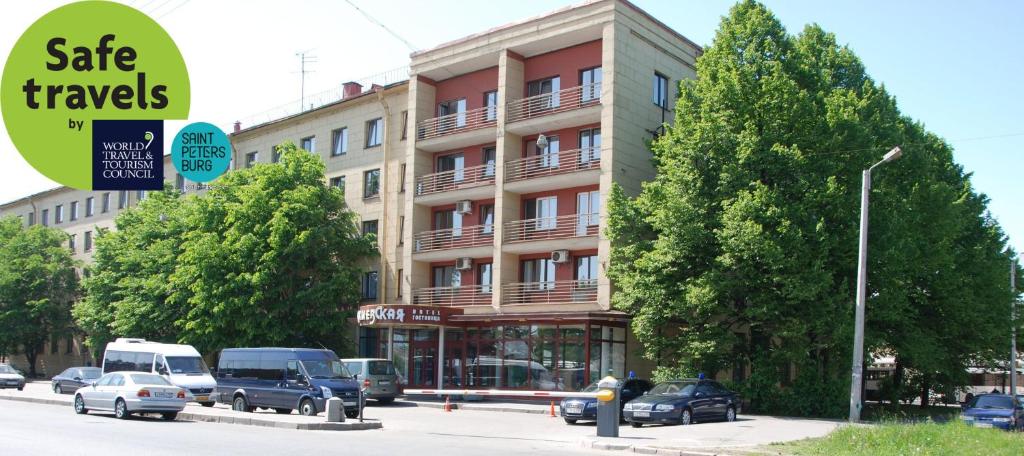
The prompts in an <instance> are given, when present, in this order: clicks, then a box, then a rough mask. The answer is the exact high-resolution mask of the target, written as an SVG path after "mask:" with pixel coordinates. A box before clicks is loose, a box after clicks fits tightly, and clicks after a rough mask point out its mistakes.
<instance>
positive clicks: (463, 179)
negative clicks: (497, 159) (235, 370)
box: [416, 163, 494, 196]
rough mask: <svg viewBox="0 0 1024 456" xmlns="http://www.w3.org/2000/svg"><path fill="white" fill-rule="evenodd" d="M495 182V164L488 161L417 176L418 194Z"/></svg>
mask: <svg viewBox="0 0 1024 456" xmlns="http://www.w3.org/2000/svg"><path fill="white" fill-rule="evenodd" d="M493 183H494V164H493V163H487V164H483V165H479V166H470V167H469V168H462V169H456V170H452V171H441V172H439V173H433V174H427V175H425V176H420V177H417V178H416V195H417V196H419V195H429V194H431V193H440V192H447V191H450V190H456V189H460V188H467V187H478V186H481V185H490V184H493Z"/></svg>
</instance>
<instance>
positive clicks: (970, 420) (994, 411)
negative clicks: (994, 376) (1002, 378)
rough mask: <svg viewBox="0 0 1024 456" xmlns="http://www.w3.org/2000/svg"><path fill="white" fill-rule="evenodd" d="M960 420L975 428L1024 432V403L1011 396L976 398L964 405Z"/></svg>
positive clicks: (988, 395)
mask: <svg viewBox="0 0 1024 456" xmlns="http://www.w3.org/2000/svg"><path fill="white" fill-rule="evenodd" d="M960 419H961V420H963V422H964V423H967V424H968V425H970V426H974V427H985V428H999V429H1003V430H1006V431H1024V403H1021V401H1020V400H1019V399H1017V398H1015V397H1013V396H1010V395H1009V394H985V395H982V396H976V397H975V398H974V399H972V400H971V402H968V403H967V404H965V405H964V409H963V412H962V413H961V414H960Z"/></svg>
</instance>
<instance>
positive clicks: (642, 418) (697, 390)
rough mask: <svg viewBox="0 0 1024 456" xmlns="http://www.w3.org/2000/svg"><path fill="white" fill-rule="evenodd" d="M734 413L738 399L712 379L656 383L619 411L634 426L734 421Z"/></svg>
mask: <svg viewBox="0 0 1024 456" xmlns="http://www.w3.org/2000/svg"><path fill="white" fill-rule="evenodd" d="M737 413H740V398H739V396H738V395H737V394H736V393H734V392H732V391H729V390H728V389H726V388H725V387H724V386H722V385H721V384H720V383H718V382H716V381H714V380H703V379H684V380H671V381H667V382H663V383H659V384H657V385H656V386H655V387H654V388H651V390H650V391H648V392H647V394H644V395H643V396H640V397H638V398H636V399H633V400H632V401H629V403H627V404H626V406H625V407H623V409H622V415H623V417H624V418H625V419H626V421H628V422H629V424H630V425H631V426H633V427H641V426H643V425H644V424H655V423H659V424H683V425H686V424H691V423H695V422H698V421H701V422H703V421H712V420H724V421H735V420H736V414H737Z"/></svg>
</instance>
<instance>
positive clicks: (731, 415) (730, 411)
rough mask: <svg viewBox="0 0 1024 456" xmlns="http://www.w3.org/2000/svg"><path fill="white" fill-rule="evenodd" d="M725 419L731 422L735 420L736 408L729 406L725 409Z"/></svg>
mask: <svg viewBox="0 0 1024 456" xmlns="http://www.w3.org/2000/svg"><path fill="white" fill-rule="evenodd" d="M725 421H728V422H730V423H731V422H733V421H736V408H735V407H733V406H729V408H727V409H725Z"/></svg>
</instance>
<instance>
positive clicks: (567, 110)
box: [505, 82, 601, 135]
mask: <svg viewBox="0 0 1024 456" xmlns="http://www.w3.org/2000/svg"><path fill="white" fill-rule="evenodd" d="M505 114H506V120H505V122H506V123H507V124H508V125H507V126H506V129H507V130H508V131H510V132H512V133H515V134H518V135H528V134H533V133H541V132H544V131H551V130H557V129H560V128H568V127H574V126H577V125H583V124H588V123H595V122H600V121H601V83H599V82H598V83H593V84H584V85H580V86H576V87H569V88H568V89H563V90H559V91H558V92H552V93H542V94H540V95H534V96H532V97H527V98H521V99H519V100H515V101H513V102H511V103H509V104H508V106H507V107H506V111H505Z"/></svg>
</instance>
